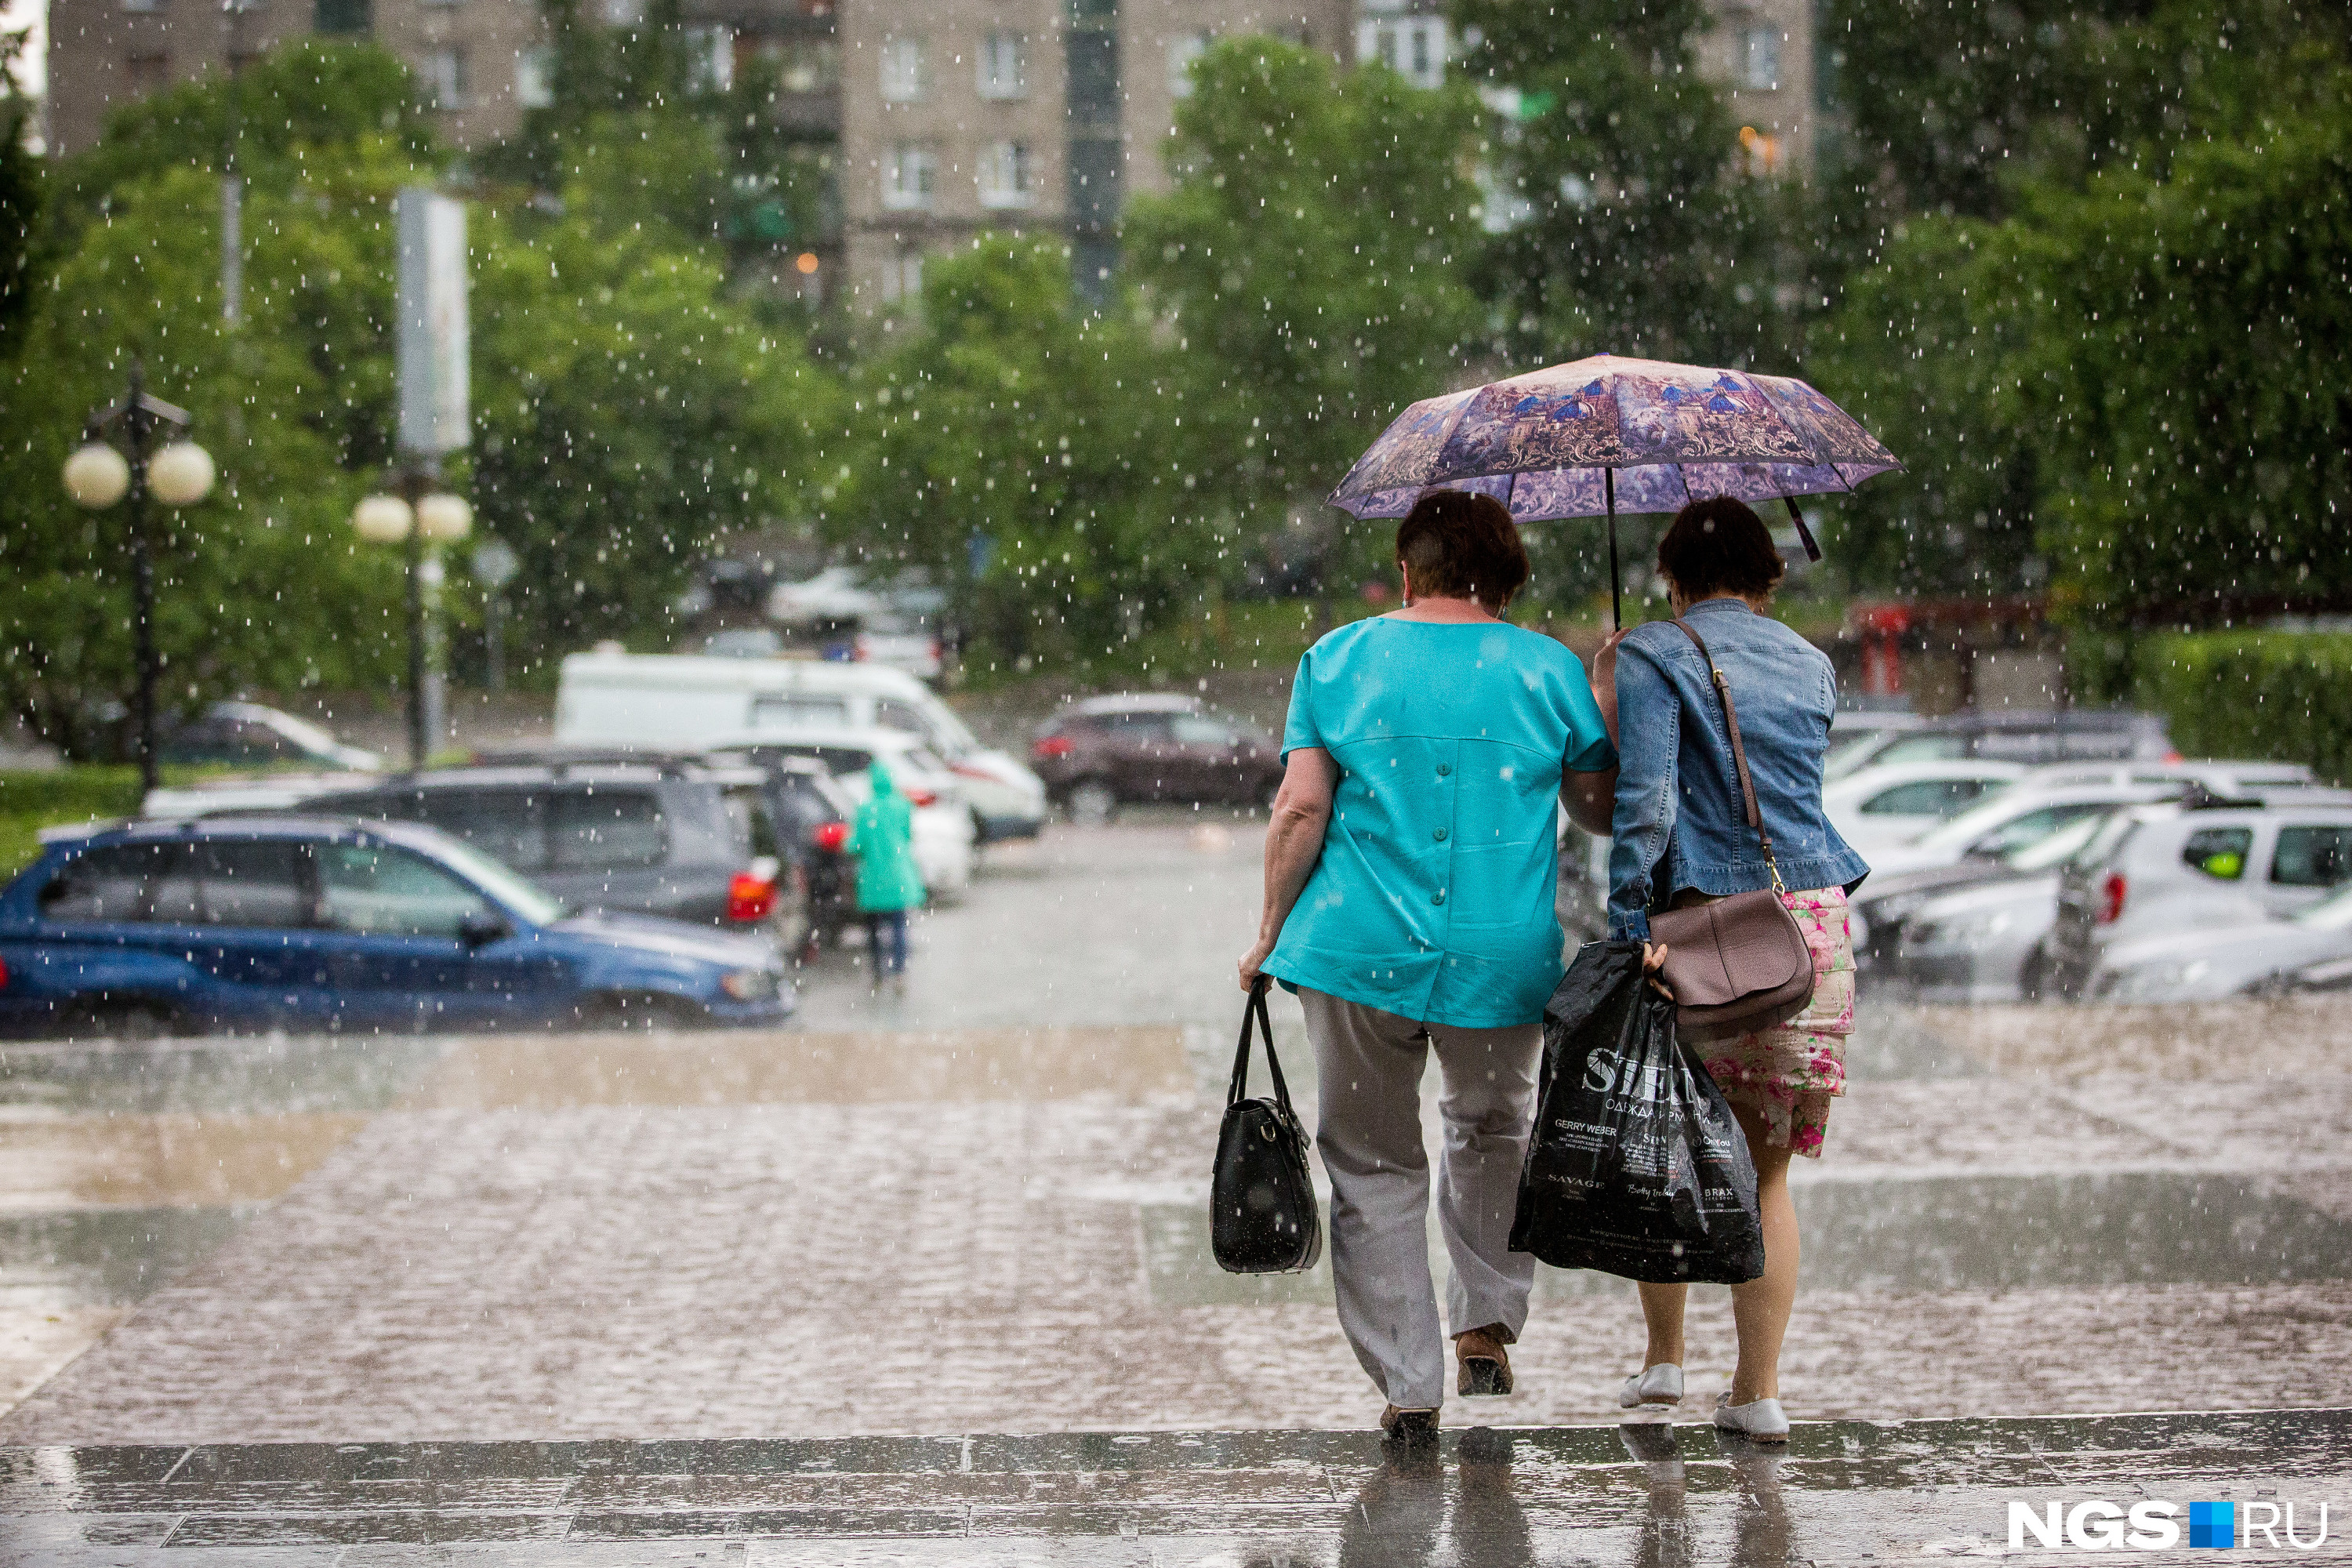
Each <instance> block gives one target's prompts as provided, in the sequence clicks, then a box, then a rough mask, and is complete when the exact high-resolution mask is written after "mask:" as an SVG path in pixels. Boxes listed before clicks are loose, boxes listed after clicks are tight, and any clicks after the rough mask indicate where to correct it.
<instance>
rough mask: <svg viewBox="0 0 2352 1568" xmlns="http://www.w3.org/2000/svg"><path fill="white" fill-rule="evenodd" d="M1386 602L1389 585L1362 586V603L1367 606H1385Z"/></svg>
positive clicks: (1373, 584) (1369, 584)
mask: <svg viewBox="0 0 2352 1568" xmlns="http://www.w3.org/2000/svg"><path fill="white" fill-rule="evenodd" d="M1388 602H1389V585H1388V584H1386V583H1367V584H1364V603H1366V604H1367V605H1385V604H1387V603H1388Z"/></svg>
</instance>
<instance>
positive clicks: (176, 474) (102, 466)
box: [65, 360, 213, 790]
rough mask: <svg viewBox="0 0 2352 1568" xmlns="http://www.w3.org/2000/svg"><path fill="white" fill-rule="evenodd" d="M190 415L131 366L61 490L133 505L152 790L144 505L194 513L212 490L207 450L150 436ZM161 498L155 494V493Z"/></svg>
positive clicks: (142, 715)
mask: <svg viewBox="0 0 2352 1568" xmlns="http://www.w3.org/2000/svg"><path fill="white" fill-rule="evenodd" d="M187 424H188V411H187V410H186V409H184V408H179V407H175V406H173V405H171V404H169V403H166V402H164V401H163V399H162V398H160V397H157V396H154V395H152V394H151V393H149V392H148V391H147V376H146V372H145V369H144V368H143V367H142V365H141V364H140V363H139V362H138V361H137V360H133V361H131V387H130V390H129V391H128V392H127V393H126V394H125V395H124V396H123V399H122V401H121V402H120V403H118V404H115V405H112V406H110V407H107V408H101V409H99V410H98V411H97V412H96V413H94V414H92V415H91V416H89V418H88V419H86V420H84V421H83V422H82V430H81V439H82V444H81V447H80V448H79V450H78V451H76V452H75V453H74V455H73V457H72V458H69V459H68V461H67V463H66V469H65V481H66V489H67V491H68V493H69V494H70V495H71V496H72V497H73V499H74V500H75V501H76V502H77V503H79V505H81V506H85V507H88V508H89V509H90V510H94V511H95V510H103V509H105V508H107V507H110V506H112V505H113V504H114V503H115V502H116V501H118V500H123V499H124V498H125V497H126V496H127V497H128V498H129V500H130V501H131V516H130V525H131V526H130V533H131V648H132V656H133V658H135V659H136V660H137V663H138V666H139V680H138V691H137V695H136V696H135V697H134V698H133V699H132V700H133V702H134V703H135V705H136V711H137V716H138V724H139V782H140V784H141V787H142V788H143V789H149V790H152V789H153V788H154V787H155V773H156V767H155V764H156V754H155V688H156V687H157V686H158V685H159V684H161V682H162V679H163V660H162V658H160V656H158V655H157V653H156V651H155V557H154V542H153V541H152V539H150V538H149V537H148V531H147V515H148V502H149V500H151V499H153V500H161V501H162V502H163V504H164V505H165V506H174V507H178V506H194V504H195V503H196V502H198V501H200V500H203V499H204V498H205V493H206V492H207V491H209V490H210V489H212V486H213V460H212V458H211V457H210V455H208V454H207V453H206V452H205V450H204V448H202V447H197V446H195V445H194V444H193V443H190V442H186V441H177V440H175V441H173V443H172V444H170V445H168V446H166V447H163V449H162V450H161V451H160V452H158V451H156V450H155V449H154V440H155V432H156V431H158V430H160V429H163V428H166V427H169V428H171V429H173V430H174V431H177V430H182V429H184V428H186V426H187ZM109 427H115V428H118V429H119V431H120V433H121V441H122V444H123V445H124V446H125V447H129V448H130V450H129V451H128V453H124V452H118V451H116V450H115V449H114V448H113V447H110V446H108V445H106V443H105V442H104V441H103V440H102V439H101V437H103V436H104V435H105V434H106V432H107V430H108V429H109ZM158 492H160V493H158Z"/></svg>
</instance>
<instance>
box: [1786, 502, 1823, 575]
mask: <svg viewBox="0 0 2352 1568" xmlns="http://www.w3.org/2000/svg"><path fill="white" fill-rule="evenodd" d="M1780 499H1781V500H1784V501H1786V502H1788V503H1789V518H1790V521H1792V522H1794V523H1795V524H1796V525H1797V537H1798V538H1799V539H1801V540H1802V541H1803V542H1804V545H1805V559H1806V560H1808V561H1819V560H1820V559H1821V558H1822V547H1821V546H1820V545H1818V544H1816V543H1814V542H1813V531H1812V530H1811V529H1810V528H1807V527H1806V526H1805V514H1804V513H1803V512H1801V511H1799V510H1797V498H1796V497H1795V496H1782V497H1781V498H1780Z"/></svg>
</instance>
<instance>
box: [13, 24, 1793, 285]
mask: <svg viewBox="0 0 2352 1568" xmlns="http://www.w3.org/2000/svg"><path fill="white" fill-rule="evenodd" d="M1816 3H1817V0H1714V4H1715V5H1716V8H1717V26H1715V27H1714V28H1712V29H1710V30H1709V31H1708V32H1707V33H1706V35H1705V36H1704V37H1702V39H1701V40H1700V45H1699V47H1700V57H1701V67H1702V69H1704V70H1705V71H1706V73H1707V74H1708V75H1709V76H1710V77H1711V78H1712V79H1715V80H1717V82H1719V83H1721V84H1723V86H1724V88H1725V89H1726V91H1727V95H1728V99H1729V101H1730V103H1731V106H1732V108H1733V110H1734V112H1735V113H1736V114H1737V115H1738V117H1739V121H1740V125H1741V132H1740V137H1741V152H1740V156H1741V158H1742V160H1743V163H1744V165H1745V167H1746V169H1747V171H1748V173H1750V174H1757V175H1759V176H1760V175H1770V174H1794V173H1797V172H1800V171H1802V170H1805V169H1807V168H1809V167H1810V166H1811V159H1812V156H1813V153H1814V143H1815V128H1816V119H1817V111H1816V103H1815V88H1816V80H1815V72H1816V61H1815V48H1814V42H1815V40H1814V37H1813V10H1814V6H1815V5H1816ZM50 5H51V10H50V26H49V38H50V43H49V48H50V58H49V83H50V94H51V99H50V110H49V112H50V123H49V137H50V146H51V147H52V148H53V149H54V150H56V151H58V152H71V151H75V150H78V149H79V148H82V147H86V146H88V145H89V144H90V142H93V141H95V140H96V138H97V136H98V134H99V132H100V128H101V126H102V123H103V119H104V115H105V112H106V110H107V108H108V106H109V105H110V104H111V103H113V102H116V101H120V100H121V99H123V98H124V97H126V96H134V97H135V96H138V95H141V94H144V93H146V92H150V91H152V90H155V89H158V88H160V87H163V86H164V85H167V84H169V83H172V82H176V81H183V80H187V79H193V78H194V77H196V76H198V75H201V74H202V73H204V72H205V71H208V70H218V69H223V68H231V67H233V66H234V65H235V64H236V62H237V61H238V60H239V59H240V58H249V57H252V56H255V55H258V54H260V53H261V52H263V51H264V50H267V49H268V48H269V47H273V46H274V45H276V44H278V43H279V42H281V41H283V40H285V39H287V38H289V37H295V36H299V35H300V34H304V33H320V34H327V35H333V36H344V37H374V38H375V39H376V40H377V41H379V42H381V43H383V45H385V46H386V47H389V48H390V49H392V50H393V51H394V53H396V54H398V55H400V56H401V57H402V58H405V59H406V60H407V61H408V62H409V64H410V66H411V67H412V68H414V69H415V72H416V73H417V78H418V80H419V83H420V86H421V88H422V89H423V91H424V93H425V96H426V100H427V102H428V103H429V104H431V105H432V106H433V107H434V108H435V109H436V110H437V114H438V118H439V121H440V123H441V126H442V129H443V132H444V133H445V134H446V136H447V137H448V138H449V139H450V140H451V141H452V142H455V143H456V144H457V145H459V146H467V145H474V144H478V143H480V142H487V141H490V140H494V139H496V138H499V137H501V136H505V135H508V134H509V133H511V132H513V131H514V130H515V129H516V127H517V126H518V125H519V124H520V120H521V116H522V113H523V111H524V110H525V109H527V108H529V107H530V106H531V105H533V104H534V103H540V102H544V101H545V100H546V93H547V88H548V84H547V72H546V50H545V48H544V46H543V42H542V35H541V23H540V11H539V0H229V4H228V5H226V6H224V5H222V4H221V0H50ZM642 7H643V0H589V4H588V5H587V6H586V10H587V13H588V14H589V15H590V16H597V17H600V18H601V19H602V20H604V21H606V22H608V23H613V24H625V23H628V22H632V21H635V20H637V19H638V18H639V17H640V16H642ZM684 16H685V19H686V23H687V26H688V28H689V29H690V32H691V43H692V45H693V47H694V48H695V50H696V52H697V57H698V58H700V59H702V60H704V61H705V62H706V66H705V68H706V70H707V72H708V75H709V79H710V80H712V81H713V82H715V83H717V84H719V85H725V84H727V83H728V82H729V81H730V80H732V79H736V78H737V77H738V76H740V74H741V73H744V72H747V71H751V70H754V69H757V70H759V71H761V72H762V73H763V74H762V75H761V80H762V81H763V82H765V83H766V84H767V85H768V89H769V90H768V93H767V96H766V99H765V104H766V110H765V111H766V112H767V113H769V114H771V115H772V116H773V117H775V119H776V120H777V121H778V123H779V125H780V126H781V127H782V128H783V129H785V130H787V131H788V132H790V133H791V134H792V135H793V136H795V137H798V138H802V139H803V140H804V141H805V142H808V143H810V144H812V145H814V146H822V147H824V149H826V151H825V153H824V157H825V158H826V160H827V161H828V163H829V164H830V167H831V170H832V173H833V177H834V178H835V181H836V182H837V185H838V189H837V193H836V195H837V200H836V202H835V210H837V212H838V215H839V223H840V230H839V233H838V234H831V233H828V234H827V235H825V236H824V237H821V238H818V239H815V240H812V239H811V238H810V237H807V236H805V235H796V236H793V237H792V238H791V239H790V241H789V243H783V244H780V246H779V254H778V258H777V263H778V264H777V268H776V273H777V278H778V279H779V281H780V282H781V283H782V284H783V285H785V286H788V287H792V288H796V289H798V290H799V291H800V293H801V294H802V297H803V298H804V299H805V300H808V301H809V302H810V303H812V304H816V303H824V304H833V305H841V306H845V307H846V308H848V309H849V310H852V311H854V312H856V313H860V314H871V313H874V312H877V311H886V310H898V309H904V308H906V307H907V306H908V304H909V303H910V302H911V300H914V299H915V298H917V297H919V295H920V293H921V288H922V274H923V268H924V258H926V257H927V256H934V255H937V254H939V253H940V252H941V251H943V250H947V249H950V248H956V247H962V246H965V245H968V244H969V243H970V241H971V237H973V236H975V235H977V234H980V233H982V232H983V231H985V230H992V229H993V230H1005V231H1012V232H1017V233H1049V234H1055V235H1060V236H1064V237H1066V239H1067V241H1068V243H1069V244H1070V246H1071V248H1072V255H1073V263H1074V267H1075V269H1076V273H1077V276H1078V279H1079V281H1080V283H1081V285H1082V286H1089V287H1091V286H1096V285H1098V284H1099V283H1100V282H1102V281H1103V280H1104V279H1107V278H1108V274H1109V272H1110V270H1111V268H1113V267H1114V266H1115V264H1116V258H1117V247H1116V238H1115V236H1116V232H1117V224H1118V217H1119V214H1120V212H1121V211H1122V209H1123V208H1124V206H1125V205H1126V204H1127V202H1128V201H1129V200H1130V199H1131V198H1132V197H1134V196H1136V195H1142V194H1150V193H1156V192H1159V191H1161V190H1164V189H1165V188H1166V186H1167V181H1168V175H1167V168H1166V163H1165V161H1164V158H1163V151H1164V145H1165V142H1166V141H1167V138H1168V136H1169V135H1170V133H1171V131H1172V130H1173V128H1174V124H1175V116H1176V111H1177V108H1178V106H1179V104H1180V103H1181V100H1182V99H1183V98H1184V97H1185V96H1186V95H1187V94H1188V93H1189V92H1190V90H1191V88H1192V80H1191V77H1190V74H1189V71H1188V68H1189V67H1190V65H1191V64H1192V61H1193V60H1195V59H1197V58H1200V56H1201V55H1202V53H1203V52H1205V51H1206V50H1207V48H1208V47H1209V46H1210V45H1211V44H1212V43H1213V42H1214V41H1215V40H1216V39H1218V38H1219V37H1228V36H1235V35H1244V34H1251V33H1270V34H1274V35H1277V36H1281V37H1288V38H1291V39H1293V40H1296V41H1298V42H1301V43H1305V44H1307V45H1309V46H1311V47H1317V48H1321V49H1326V50H1328V51H1329V52H1330V53H1331V54H1332V55H1333V56H1334V57H1335V58H1338V59H1339V60H1340V61H1341V62H1342V63H1348V62H1352V61H1354V60H1356V59H1359V58H1365V59H1379V60H1381V61H1382V62H1384V63H1385V64H1387V65H1389V66H1390V67H1391V68H1394V69H1396V70H1398V71H1399V72H1401V73H1402V74H1403V75H1404V76H1405V77H1407V78H1408V79H1411V80H1412V81H1414V82H1415V83H1417V84H1419V85H1422V86H1424V87H1433V86H1435V85H1437V84H1438V83H1439V82H1440V81H1442V80H1443V79H1444V75H1445V72H1446V69H1447V68H1448V65H1449V62H1450V61H1451V60H1452V59H1453V58H1454V56H1456V55H1457V54H1458V53H1459V40H1458V39H1456V38H1455V37H1453V36H1452V34H1451V33H1450V31H1449V28H1448V24H1447V21H1446V18H1445V16H1444V6H1443V4H1442V0H685V4H684ZM795 268H797V269H798V270H797V271H795V270H794V269H795Z"/></svg>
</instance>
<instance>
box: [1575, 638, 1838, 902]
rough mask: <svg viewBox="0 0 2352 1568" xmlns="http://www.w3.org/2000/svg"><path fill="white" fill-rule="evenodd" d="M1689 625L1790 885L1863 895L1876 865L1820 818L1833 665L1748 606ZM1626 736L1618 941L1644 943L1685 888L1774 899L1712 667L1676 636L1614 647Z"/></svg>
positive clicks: (1618, 815)
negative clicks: (1734, 713) (1734, 717)
mask: <svg viewBox="0 0 2352 1568" xmlns="http://www.w3.org/2000/svg"><path fill="white" fill-rule="evenodd" d="M1685 619H1686V620H1687V621H1688V622H1689V623H1690V625H1691V626H1692V628H1693V629H1694V630H1696V632H1697V633H1698V635H1699V636H1700V637H1704V638H1705V639H1706V646H1707V647H1708V649H1709V650H1710V651H1711V652H1713V653H1714V655H1715V662H1716V664H1717V668H1720V669H1722V671H1723V673H1724V676H1725V678H1726V679H1727V680H1728V681H1729V682H1730V685H1731V700H1732V702H1733V704H1734V705H1735V706H1737V707H1738V710H1739V735H1740V739H1741V741H1742V742H1744V743H1745V745H1746V748H1747V752H1748V773H1749V776H1750V777H1752V778H1753V779H1754V780H1755V784H1756V803H1757V805H1758V807H1759V810H1761V812H1762V813H1763V816H1764V826H1765V829H1766V831H1768V832H1769V833H1770V834H1771V836H1772V853H1773V858H1774V859H1776V860H1777V861H1778V862H1779V863H1780V881H1781V885H1782V886H1784V887H1786V888H1788V889H1791V890H1796V889H1806V888H1828V887H1843V888H1846V889H1849V890H1851V889H1853V888H1854V887H1856V886H1858V885H1859V884H1860V883H1861V881H1862V879H1863V878H1864V877H1866V876H1868V875H1869V874H1870V867H1869V865H1868V864H1867V863H1866V862H1864V859H1863V858H1862V857H1861V856H1860V855H1857V854H1856V853H1854V851H1853V848H1852V847H1850V846H1848V845H1847V843H1846V842H1845V840H1844V839H1843V838H1841V837H1838V835H1837V830H1836V829H1835V828H1833V827H1832V826H1830V824H1829V819H1828V818H1827V817H1826V816H1823V815H1822V761H1823V760H1824V759H1825V758H1826V756H1827V755H1828V752H1829V738H1830V718H1831V715H1832V714H1833V713H1834V712H1835V711H1836V710H1837V678H1836V676H1835V675H1834V674H1833V673H1832V670H1831V668H1830V661H1829V659H1828V658H1825V657H1824V656H1823V655H1822V652H1821V650H1820V649H1818V648H1816V647H1813V646H1812V644H1811V643H1809V642H1807V641H1806V640H1805V639H1804V638H1802V637H1799V636H1798V635H1797V634H1796V633H1795V632H1792V631H1790V629H1789V628H1788V627H1787V626H1782V625H1781V624H1780V622H1778V621H1776V620H1774V619H1772V618H1771V617H1770V616H1759V615H1758V614H1756V613H1755V612H1754V611H1752V610H1750V609H1749V608H1748V606H1747V605H1745V604H1743V603H1741V602H1740V601H1739V600H1738V599H1707V600H1704V601H1702V602H1700V603H1699V604H1696V605H1692V606H1691V607H1690V609H1689V611H1688V612H1687V613H1686V615H1685ZM1617 734H1618V756H1619V760H1618V773H1617V807H1616V811H1615V814H1614V817H1613V820H1612V824H1611V827H1612V833H1611V843H1610V846H1609V934H1610V936H1611V937H1612V938H1618V939H1623V938H1646V937H1648V935H1649V934H1650V921H1649V911H1650V910H1651V909H1652V908H1654V907H1661V908H1662V907H1664V903H1665V901H1666V900H1667V899H1669V898H1671V897H1672V896H1673V895H1674V894H1675V893H1676V892H1678V891H1680V890H1681V889H1685V888H1696V889H1698V890H1699V891H1700V892H1703V893H1716V894H1726V893H1744V892H1748V891H1750V890H1751V889H1758V888H1769V887H1770V886H1771V885H1772V873H1771V871H1770V870H1769V868H1767V867H1766V866H1765V864H1764V852H1763V848H1762V846H1760V845H1759V843H1758V842H1757V838H1756V833H1755V830H1754V829H1752V828H1750V827H1749V826H1748V808H1747V806H1746V805H1745V804H1744V803H1743V802H1742V800H1741V799H1740V795H1739V775H1738V773H1736V772H1735V771H1734V770H1733V768H1732V763H1731V737H1730V732H1729V731H1727V729H1726V728H1725V727H1724V721H1723V705H1722V704H1721V703H1720V702H1718V701H1717V700H1716V695H1715V686H1714V683H1713V682H1712V681H1711V680H1710V679H1708V677H1707V668H1706V659H1704V658H1701V657H1700V656H1699V651H1698V649H1697V648H1696V647H1694V646H1693V645H1692V643H1691V640H1690V638H1688V637H1685V636H1684V635H1683V634H1682V631H1681V630H1680V628H1678V627H1676V626H1674V625H1672V624H1671V623H1669V622H1664V621H1654V622H1652V623H1650V624H1649V625H1647V626H1638V627H1636V628H1635V629H1634V631H1633V635H1632V636H1630V637H1627V638H1626V639H1625V640H1624V641H1623V642H1622V643H1620V644H1619V645H1618V648H1617ZM1661 860H1664V868H1663V874H1662V873H1661V869H1660V864H1659V863H1660V861H1661Z"/></svg>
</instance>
